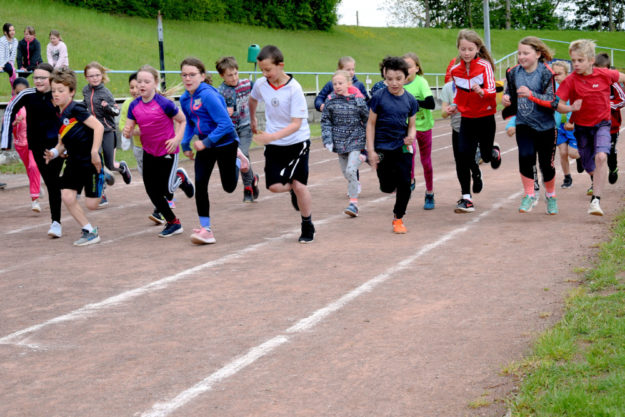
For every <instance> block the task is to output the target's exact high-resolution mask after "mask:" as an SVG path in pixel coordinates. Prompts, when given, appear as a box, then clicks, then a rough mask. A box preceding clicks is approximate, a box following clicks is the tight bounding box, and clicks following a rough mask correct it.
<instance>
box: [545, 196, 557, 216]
mask: <svg viewBox="0 0 625 417" xmlns="http://www.w3.org/2000/svg"><path fill="white" fill-rule="evenodd" d="M547 214H549V215H551V216H554V215H556V214H558V200H556V198H555V197H547Z"/></svg>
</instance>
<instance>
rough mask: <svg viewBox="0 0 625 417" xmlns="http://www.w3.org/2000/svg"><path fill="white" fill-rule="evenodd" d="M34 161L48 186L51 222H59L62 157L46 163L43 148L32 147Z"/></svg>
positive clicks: (63, 160)
mask: <svg viewBox="0 0 625 417" xmlns="http://www.w3.org/2000/svg"><path fill="white" fill-rule="evenodd" d="M33 142H34V140H33ZM32 151H33V156H34V157H35V163H36V164H37V168H39V173H40V174H41V178H43V182H44V184H46V187H47V188H48V201H49V202H50V217H51V218H52V221H53V222H59V223H61V177H60V174H61V169H63V162H65V159H63V158H58V157H57V158H54V159H53V160H51V161H50V162H49V163H47V164H46V160H45V159H44V157H43V152H44V151H43V150H37V149H32Z"/></svg>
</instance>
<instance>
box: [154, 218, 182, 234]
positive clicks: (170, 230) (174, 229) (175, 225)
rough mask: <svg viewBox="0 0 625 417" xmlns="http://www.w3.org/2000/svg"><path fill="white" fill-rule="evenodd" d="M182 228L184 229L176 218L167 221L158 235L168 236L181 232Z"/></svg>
mask: <svg viewBox="0 0 625 417" xmlns="http://www.w3.org/2000/svg"><path fill="white" fill-rule="evenodd" d="M183 230H184V229H183V228H182V225H181V224H180V220H178V219H176V220H174V221H173V222H167V224H166V225H165V228H164V229H163V231H162V232H161V233H159V234H158V237H170V236H173V235H178V234H180V233H182V232H183Z"/></svg>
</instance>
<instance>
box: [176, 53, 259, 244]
mask: <svg viewBox="0 0 625 417" xmlns="http://www.w3.org/2000/svg"><path fill="white" fill-rule="evenodd" d="M180 75H181V77H182V82H183V83H184V88H185V90H187V91H186V92H185V93H184V94H183V95H182V97H180V108H181V109H182V111H183V112H184V114H185V116H186V119H187V126H186V129H185V132H184V139H183V140H182V150H183V151H184V154H185V155H186V156H187V157H188V158H189V159H193V151H191V147H190V144H191V139H192V138H193V136H195V135H197V136H198V138H199V140H197V141H195V142H194V143H193V147H194V148H195V150H196V155H195V189H196V191H195V205H196V207H197V213H198V216H199V218H200V227H199V228H198V229H194V230H193V234H192V235H191V242H193V243H195V244H198V245H202V244H207V243H215V235H214V234H213V231H212V229H211V218H210V201H209V198H208V182H209V181H210V177H211V174H212V172H213V168H214V167H215V163H217V166H218V167H219V175H220V177H221V186H222V187H223V189H224V191H225V192H227V193H232V192H233V191H234V190H235V189H236V188H237V182H238V181H239V170H240V171H241V172H247V171H248V170H249V161H248V160H247V158H246V157H245V155H243V152H241V150H239V138H238V136H237V133H236V131H235V129H234V125H233V124H232V121H231V120H230V116H229V115H228V110H227V108H226V101H225V100H224V98H223V97H222V96H221V95H220V94H219V91H217V89H216V88H215V87H213V86H212V85H208V84H207V83H205V82H204V80H205V77H206V68H205V67H204V63H202V61H200V60H199V59H197V58H192V57H189V58H186V59H185V60H183V61H182V62H181V63H180Z"/></svg>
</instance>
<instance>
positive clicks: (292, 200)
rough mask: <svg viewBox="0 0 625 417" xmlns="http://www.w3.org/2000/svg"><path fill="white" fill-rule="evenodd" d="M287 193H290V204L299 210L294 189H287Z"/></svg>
mask: <svg viewBox="0 0 625 417" xmlns="http://www.w3.org/2000/svg"><path fill="white" fill-rule="evenodd" d="M289 193H290V194H291V204H293V208H294V209H295V211H299V205H298V204H297V196H296V195H295V191H293V190H289Z"/></svg>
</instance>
